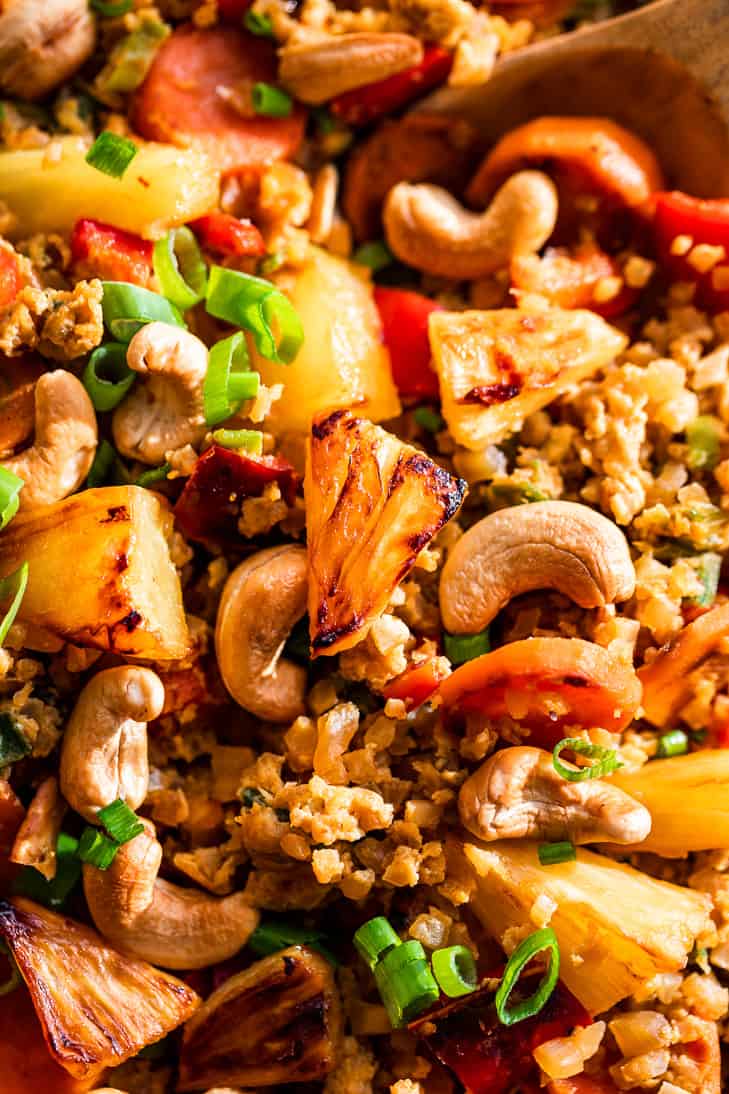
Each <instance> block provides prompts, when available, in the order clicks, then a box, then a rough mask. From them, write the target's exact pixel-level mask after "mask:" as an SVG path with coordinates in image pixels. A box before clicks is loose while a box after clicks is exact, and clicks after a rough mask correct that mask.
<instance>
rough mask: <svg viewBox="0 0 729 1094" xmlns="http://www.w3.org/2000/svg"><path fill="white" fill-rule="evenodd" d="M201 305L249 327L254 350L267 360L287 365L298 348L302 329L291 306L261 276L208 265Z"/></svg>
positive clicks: (216, 315)
mask: <svg viewBox="0 0 729 1094" xmlns="http://www.w3.org/2000/svg"><path fill="white" fill-rule="evenodd" d="M205 306H206V308H207V310H208V313H209V314H210V315H213V316H215V318H216V319H223V320H225V322H226V323H232V324H233V326H236V327H242V328H243V329H244V330H249V331H250V332H251V334H252V335H253V338H254V341H255V343H256V349H257V350H258V352H259V353H260V354H261V356H262V357H265V358H266V359H267V360H269V361H274V362H276V363H277V364H284V365H288V364H290V363H291V362H292V361H293V360H294V358H295V357H296V354H297V353H298V352H299V350H300V349H301V346H302V343H303V341H304V328H303V327H302V325H301V320H300V319H299V316H298V315H297V313H296V310H295V308H294V307H293V305H292V304H291V302H290V300H289V299H288V298H287V297H286V296H284V294H283V293H282V292H281V291H280V290H279V289H277V288H276V287H275V286H274V285H272V284H271V282H270V281H265V280H264V279H263V278H262V277H253V276H252V275H251V274H244V273H240V272H239V271H238V270H228V269H226V268H225V267H223V266H212V267H211V269H210V276H209V279H208V290H207V300H206V305H205ZM272 326H273V327H275V330H276V333H274V330H273V329H272Z"/></svg>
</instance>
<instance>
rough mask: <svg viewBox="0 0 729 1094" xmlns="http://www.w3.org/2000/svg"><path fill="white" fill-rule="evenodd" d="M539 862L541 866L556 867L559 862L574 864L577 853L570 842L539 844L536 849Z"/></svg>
mask: <svg viewBox="0 0 729 1094" xmlns="http://www.w3.org/2000/svg"><path fill="white" fill-rule="evenodd" d="M537 854H538V855H539V862H540V863H541V865H542V866H557V865H558V864H559V863H560V862H574V860H575V859H576V858H577V851H576V850H575V845H574V843H572V842H571V840H560V841H559V842H556V843H540V844H539V847H538V848H537Z"/></svg>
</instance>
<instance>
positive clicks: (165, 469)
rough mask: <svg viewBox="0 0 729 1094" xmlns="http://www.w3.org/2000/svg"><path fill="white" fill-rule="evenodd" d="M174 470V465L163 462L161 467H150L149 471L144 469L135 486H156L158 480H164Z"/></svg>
mask: <svg viewBox="0 0 729 1094" xmlns="http://www.w3.org/2000/svg"><path fill="white" fill-rule="evenodd" d="M171 470H172V465H171V464H169V463H163V464H162V465H161V466H160V467H150V469H149V471H143V472H142V474H141V475H140V476H139V478H138V479H137V481H136V483H135V486H146V487H150V486H154V484H155V483H157V482H163V481H164V479H166V478H167V476H168V474H169V473H170V471H171Z"/></svg>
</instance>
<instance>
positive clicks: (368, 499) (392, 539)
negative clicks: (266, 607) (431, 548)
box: [304, 410, 466, 657]
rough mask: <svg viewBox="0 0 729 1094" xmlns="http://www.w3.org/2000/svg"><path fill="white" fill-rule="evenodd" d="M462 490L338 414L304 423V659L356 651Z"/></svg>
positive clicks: (367, 426) (407, 451)
mask: <svg viewBox="0 0 729 1094" xmlns="http://www.w3.org/2000/svg"><path fill="white" fill-rule="evenodd" d="M465 491H466V485H465V483H464V482H463V481H462V480H460V479H455V478H453V476H452V475H449V474H448V472H447V471H445V470H444V469H443V468H442V467H439V466H438V464H436V463H434V462H433V461H432V460H431V459H429V458H428V457H427V456H426V455H424V454H423V453H422V452H419V451H418V450H417V449H415V448H412V447H411V446H410V445H407V444H404V443H403V442H402V441H400V440H398V438H397V437H393V436H392V434H391V433H386V432H385V430H384V429H380V427H379V426H375V425H372V423H371V422H367V421H364V420H363V419H361V418H356V417H355V416H354V415H353V414H352V413H351V412H350V411H348V410H336V411H334V412H333V413H330V414H325V415H320V416H319V417H318V418H316V419H315V420H314V424H313V426H312V430H311V436H310V439H309V444H308V449H307V460H306V477H305V480H304V493H305V497H306V525H307V536H308V547H309V620H310V623H309V626H310V633H311V649H312V656H314V657H316V656H317V655H318V654H321V653H326V654H334V653H340V652H341V651H342V650H346V649H349V648H350V647H351V646H354V645H356V644H357V642H359V641H360V639H361V638H362V637H363V636H364V634H365V633H366V630H367V628H368V627H369V626H370V624H371V623H373V622H374V620H375V619H376V618H377V617H378V616H379V615H381V614H382V612H383V611H384V610H385V608H386V606H387V604H388V601H389V600H390V597H391V596H392V593H393V591H394V589H395V588H396V587H397V585H398V583H399V582H400V581H402V579H403V578H404V577H405V575H406V574H407V573H408V571H409V570H410V569H411V567H412V566H413V563H414V562H415V559H416V558H417V556H418V554H419V553H420V551H422V549H423V548H424V547H426V546H427V544H428V543H430V541H431V539H432V538H433V536H434V535H435V534H436V532H438V531H439V530H440V529H441V528H442V527H443V525H444V524H445V523H446V522H447V521H449V520H450V519H451V517H452V516H453V515H454V514H455V513H456V512H457V511H458V509H459V507H460V505H461V502H462V501H463V498H464V496H465Z"/></svg>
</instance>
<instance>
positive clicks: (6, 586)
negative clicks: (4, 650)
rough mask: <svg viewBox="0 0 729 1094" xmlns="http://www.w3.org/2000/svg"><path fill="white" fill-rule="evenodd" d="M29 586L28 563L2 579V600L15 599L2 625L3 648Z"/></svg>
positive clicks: (0, 597) (0, 635)
mask: <svg viewBox="0 0 729 1094" xmlns="http://www.w3.org/2000/svg"><path fill="white" fill-rule="evenodd" d="M27 586H28V563H27V562H24V563H23V564H22V565H21V566H19V567H18V569H17V570H14V571H13V573H12V574H8V576H7V577H3V578H0V600H7V599H8V597H12V598H13V599H12V601H11V603H10V607H9V608H8V610H7V612H6V613H5V618H4V619H3V620H2V622H1V623H0V646H2V644H3V642H4V641H5V639H6V638H7V636H8V631H9V630H10V628H11V627H12V625H13V623H14V622H15V617H16V615H17V614H18V609H19V608H20V605H21V603H22V601H23V597H24V596H25V590H26V588H27Z"/></svg>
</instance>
